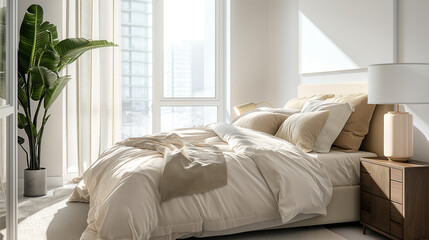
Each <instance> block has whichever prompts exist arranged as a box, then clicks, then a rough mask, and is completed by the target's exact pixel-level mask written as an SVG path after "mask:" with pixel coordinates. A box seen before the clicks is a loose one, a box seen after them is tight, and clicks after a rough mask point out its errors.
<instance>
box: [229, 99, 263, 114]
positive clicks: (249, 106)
mask: <svg viewBox="0 0 429 240" xmlns="http://www.w3.org/2000/svg"><path fill="white" fill-rule="evenodd" d="M261 104H268V105H269V106H271V104H269V103H267V102H260V103H245V104H240V105H237V106H234V111H235V113H236V114H237V116H240V115H241V114H243V113H245V112H248V111H252V110H253V109H255V108H256V106H258V105H261Z"/></svg>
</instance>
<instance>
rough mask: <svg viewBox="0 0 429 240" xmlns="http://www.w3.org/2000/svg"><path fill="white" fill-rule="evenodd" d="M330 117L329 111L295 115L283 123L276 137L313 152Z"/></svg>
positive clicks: (305, 150)
mask: <svg viewBox="0 0 429 240" xmlns="http://www.w3.org/2000/svg"><path fill="white" fill-rule="evenodd" d="M328 116H329V111H318V112H308V113H297V114H294V115H292V116H290V117H288V118H287V119H286V120H285V121H284V122H283V124H282V125H281V126H280V128H279V130H278V131H277V133H276V135H275V136H276V137H279V138H282V139H284V140H286V141H288V142H290V143H292V144H295V146H297V147H299V148H300V149H301V150H302V151H304V152H311V150H313V147H314V144H315V142H316V139H317V137H318V136H319V134H320V132H321V130H322V128H323V126H325V123H326V120H327V119H328Z"/></svg>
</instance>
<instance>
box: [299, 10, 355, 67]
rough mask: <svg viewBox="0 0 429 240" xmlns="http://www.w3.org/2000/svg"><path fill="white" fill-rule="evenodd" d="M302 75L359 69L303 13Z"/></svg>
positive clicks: (301, 25) (300, 13) (301, 17)
mask: <svg viewBox="0 0 429 240" xmlns="http://www.w3.org/2000/svg"><path fill="white" fill-rule="evenodd" d="M299 21H300V38H301V39H300V40H301V41H300V42H301V45H300V51H301V57H300V73H314V72H326V71H337V70H344V69H357V68H359V66H358V65H357V64H356V63H355V62H354V61H353V60H352V59H351V58H350V57H349V56H347V54H345V53H344V51H343V50H341V49H340V48H339V47H338V46H337V45H336V44H335V43H334V42H332V41H331V39H329V38H328V37H327V36H326V34H324V33H323V32H322V31H321V30H320V29H319V28H318V27H317V26H316V25H315V24H314V23H313V22H311V21H310V20H309V19H308V18H307V17H306V16H305V15H304V14H303V13H302V12H301V11H300V12H299Z"/></svg>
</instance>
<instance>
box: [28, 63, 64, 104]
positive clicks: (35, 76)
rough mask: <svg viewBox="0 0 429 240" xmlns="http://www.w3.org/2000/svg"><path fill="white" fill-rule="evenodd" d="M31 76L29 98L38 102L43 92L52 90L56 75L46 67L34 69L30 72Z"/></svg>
mask: <svg viewBox="0 0 429 240" xmlns="http://www.w3.org/2000/svg"><path fill="white" fill-rule="evenodd" d="M30 76H31V88H32V89H31V98H32V99H33V100H35V101H37V100H40V98H41V96H42V94H43V91H44V90H46V89H50V88H53V87H54V86H55V82H56V81H57V79H58V77H57V74H56V73H54V72H52V71H51V70H49V69H47V68H46V67H41V66H39V67H34V68H32V69H31V70H30Z"/></svg>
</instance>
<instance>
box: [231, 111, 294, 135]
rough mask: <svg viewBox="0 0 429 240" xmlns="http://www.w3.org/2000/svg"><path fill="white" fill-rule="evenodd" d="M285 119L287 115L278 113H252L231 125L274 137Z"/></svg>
mask: <svg viewBox="0 0 429 240" xmlns="http://www.w3.org/2000/svg"><path fill="white" fill-rule="evenodd" d="M287 117H288V116H287V115H283V114H279V113H272V112H252V113H249V114H246V115H245V116H243V117H241V118H240V119H238V120H237V121H235V122H234V123H233V124H232V125H234V126H237V127H242V128H250V129H253V130H257V131H260V132H264V133H268V134H271V135H274V134H275V133H276V132H277V129H279V126H280V125H281V124H282V123H283V122H284V120H285V119H286V118H287Z"/></svg>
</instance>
